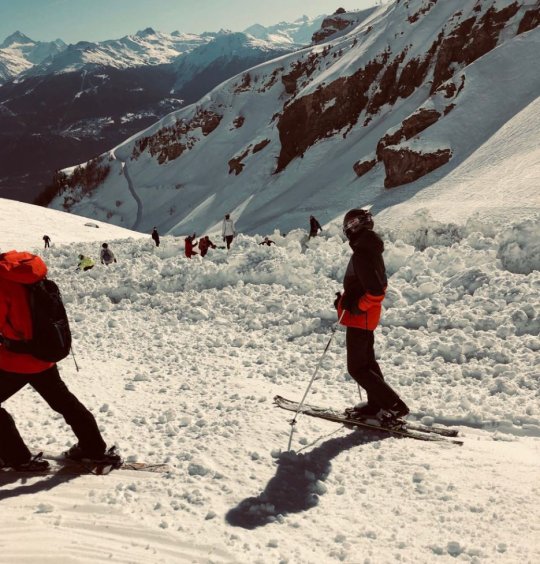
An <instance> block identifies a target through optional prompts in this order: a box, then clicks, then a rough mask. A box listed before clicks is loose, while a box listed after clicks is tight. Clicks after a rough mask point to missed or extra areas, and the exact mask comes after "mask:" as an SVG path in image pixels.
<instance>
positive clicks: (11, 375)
mask: <svg viewBox="0 0 540 564" xmlns="http://www.w3.org/2000/svg"><path fill="white" fill-rule="evenodd" d="M46 274H47V266H46V265H45V263H44V262H43V260H42V259H41V258H40V257H38V256H36V255H32V254H30V253H25V252H17V251H9V252H7V253H3V254H0V459H1V460H2V464H3V465H4V466H7V467H11V468H15V469H17V470H21V471H30V472H32V471H40V470H46V469H47V468H48V465H49V463H48V462H47V461H46V460H43V459H42V458H41V457H40V455H37V456H32V453H31V452H30V450H28V447H27V446H26V444H25V443H24V441H23V439H22V437H21V435H20V434H19V431H18V430H17V427H16V425H15V422H14V420H13V418H12V417H11V415H10V414H9V413H8V412H7V411H6V410H5V409H4V408H3V407H2V403H3V402H5V401H6V400H7V399H8V398H10V397H11V396H12V395H14V394H16V393H17V392H18V391H19V390H21V389H22V388H24V386H26V385H27V384H29V385H30V386H32V387H33V388H34V390H36V392H37V393H38V394H39V395H40V396H41V397H42V398H43V399H44V400H45V401H46V402H47V403H48V404H49V407H51V408H52V409H53V410H54V411H56V412H57V413H60V414H61V415H62V416H63V417H64V419H65V421H66V423H67V424H68V425H70V426H71V428H72V430H73V432H74V433H75V435H76V436H77V439H78V441H79V442H78V444H77V445H74V446H73V447H71V449H69V450H68V451H67V452H66V453H65V456H66V457H67V458H71V459H77V460H80V459H81V458H91V459H93V460H100V459H103V458H104V457H105V456H106V454H105V452H106V445H105V442H104V441H103V438H102V437H101V433H100V432H99V429H98V426H97V423H96V420H95V419H94V416H93V415H92V413H90V411H88V409H86V407H84V405H83V404H82V403H81V402H80V401H79V400H78V399H77V398H76V397H75V396H74V395H73V394H72V393H71V392H70V391H69V390H68V388H67V386H66V385H65V384H64V382H63V381H62V379H61V378H60V374H59V373H58V368H57V366H56V364H55V363H54V362H46V361H43V360H40V359H38V358H35V357H33V356H32V355H30V354H24V353H22V352H12V351H11V350H9V347H8V343H9V342H10V341H11V342H13V341H15V342H17V343H18V342H22V341H30V339H31V338H32V316H31V310H30V304H29V300H28V293H27V292H28V290H27V289H26V288H25V285H29V284H33V283H35V282H38V281H40V280H42V279H43V278H45V276H46ZM21 344H22V345H23V347H24V343H21ZM117 458H118V459H119V457H117Z"/></svg>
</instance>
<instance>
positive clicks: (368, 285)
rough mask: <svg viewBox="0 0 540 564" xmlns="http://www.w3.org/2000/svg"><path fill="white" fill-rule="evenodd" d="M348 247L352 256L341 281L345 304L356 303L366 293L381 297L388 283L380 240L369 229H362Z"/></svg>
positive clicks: (382, 245)
mask: <svg viewBox="0 0 540 564" xmlns="http://www.w3.org/2000/svg"><path fill="white" fill-rule="evenodd" d="M350 246H351V248H352V250H353V255H352V257H351V260H350V261H349V265H348V266H347V271H346V272H345V278H344V280H343V288H344V289H345V295H346V297H347V302H349V300H351V301H354V303H357V302H358V300H359V299H360V298H361V297H362V296H363V295H364V294H365V293H366V292H369V293H370V294H372V295H373V296H381V295H383V294H384V291H385V288H386V285H387V283H388V281H387V278H386V268H385V266H384V260H383V256H382V255H383V251H384V243H383V242H382V239H381V238H380V237H379V236H378V235H377V233H375V232H374V231H371V229H362V230H361V231H360V232H359V233H357V234H356V235H355V237H354V239H352V240H351V241H350Z"/></svg>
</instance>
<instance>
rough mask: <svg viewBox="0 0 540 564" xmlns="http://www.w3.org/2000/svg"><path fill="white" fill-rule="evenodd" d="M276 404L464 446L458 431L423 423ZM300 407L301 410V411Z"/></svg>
mask: <svg viewBox="0 0 540 564" xmlns="http://www.w3.org/2000/svg"><path fill="white" fill-rule="evenodd" d="M274 404H275V405H276V406H277V407H281V408H283V409H287V410H288V411H294V412H295V413H296V412H298V413H303V414H304V415H309V416H310V417H318V418H319V419H326V420H327V421H334V422H336V423H342V424H343V425H345V427H350V428H354V427H358V428H364V429H371V430H373V431H383V432H385V433H388V434H389V435H393V436H397V437H407V438H410V439H416V440H418V441H429V442H445V443H452V444H455V445H462V444H463V441H460V440H455V439H454V437H457V435H458V431H457V430H456V429H448V428H446V427H438V426H428V425H422V424H421V423H416V422H409V421H406V420H405V419H395V420H393V421H392V422H391V423H384V422H382V421H380V420H378V419H376V418H365V419H364V418H363V419H357V418H354V417H352V416H350V415H348V414H347V413H345V412H343V411H338V410H337V409H331V408H324V407H317V406H314V405H308V404H303V405H302V406H301V407H300V404H299V403H298V402H295V401H291V400H288V399H286V398H284V397H281V396H275V397H274ZM299 407H300V409H299Z"/></svg>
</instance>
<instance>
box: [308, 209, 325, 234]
mask: <svg viewBox="0 0 540 564" xmlns="http://www.w3.org/2000/svg"><path fill="white" fill-rule="evenodd" d="M319 231H322V227H321V224H320V223H319V222H318V221H317V220H316V219H315V217H313V216H312V215H310V216H309V238H310V239H311V238H312V237H317V234H318V233H319Z"/></svg>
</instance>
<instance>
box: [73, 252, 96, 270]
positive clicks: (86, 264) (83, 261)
mask: <svg viewBox="0 0 540 564" xmlns="http://www.w3.org/2000/svg"><path fill="white" fill-rule="evenodd" d="M94 264H95V263H94V261H93V260H92V259H91V258H90V257H85V256H84V255H79V264H78V265H77V268H76V270H84V272H86V271H87V270H91V269H92V268H94Z"/></svg>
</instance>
